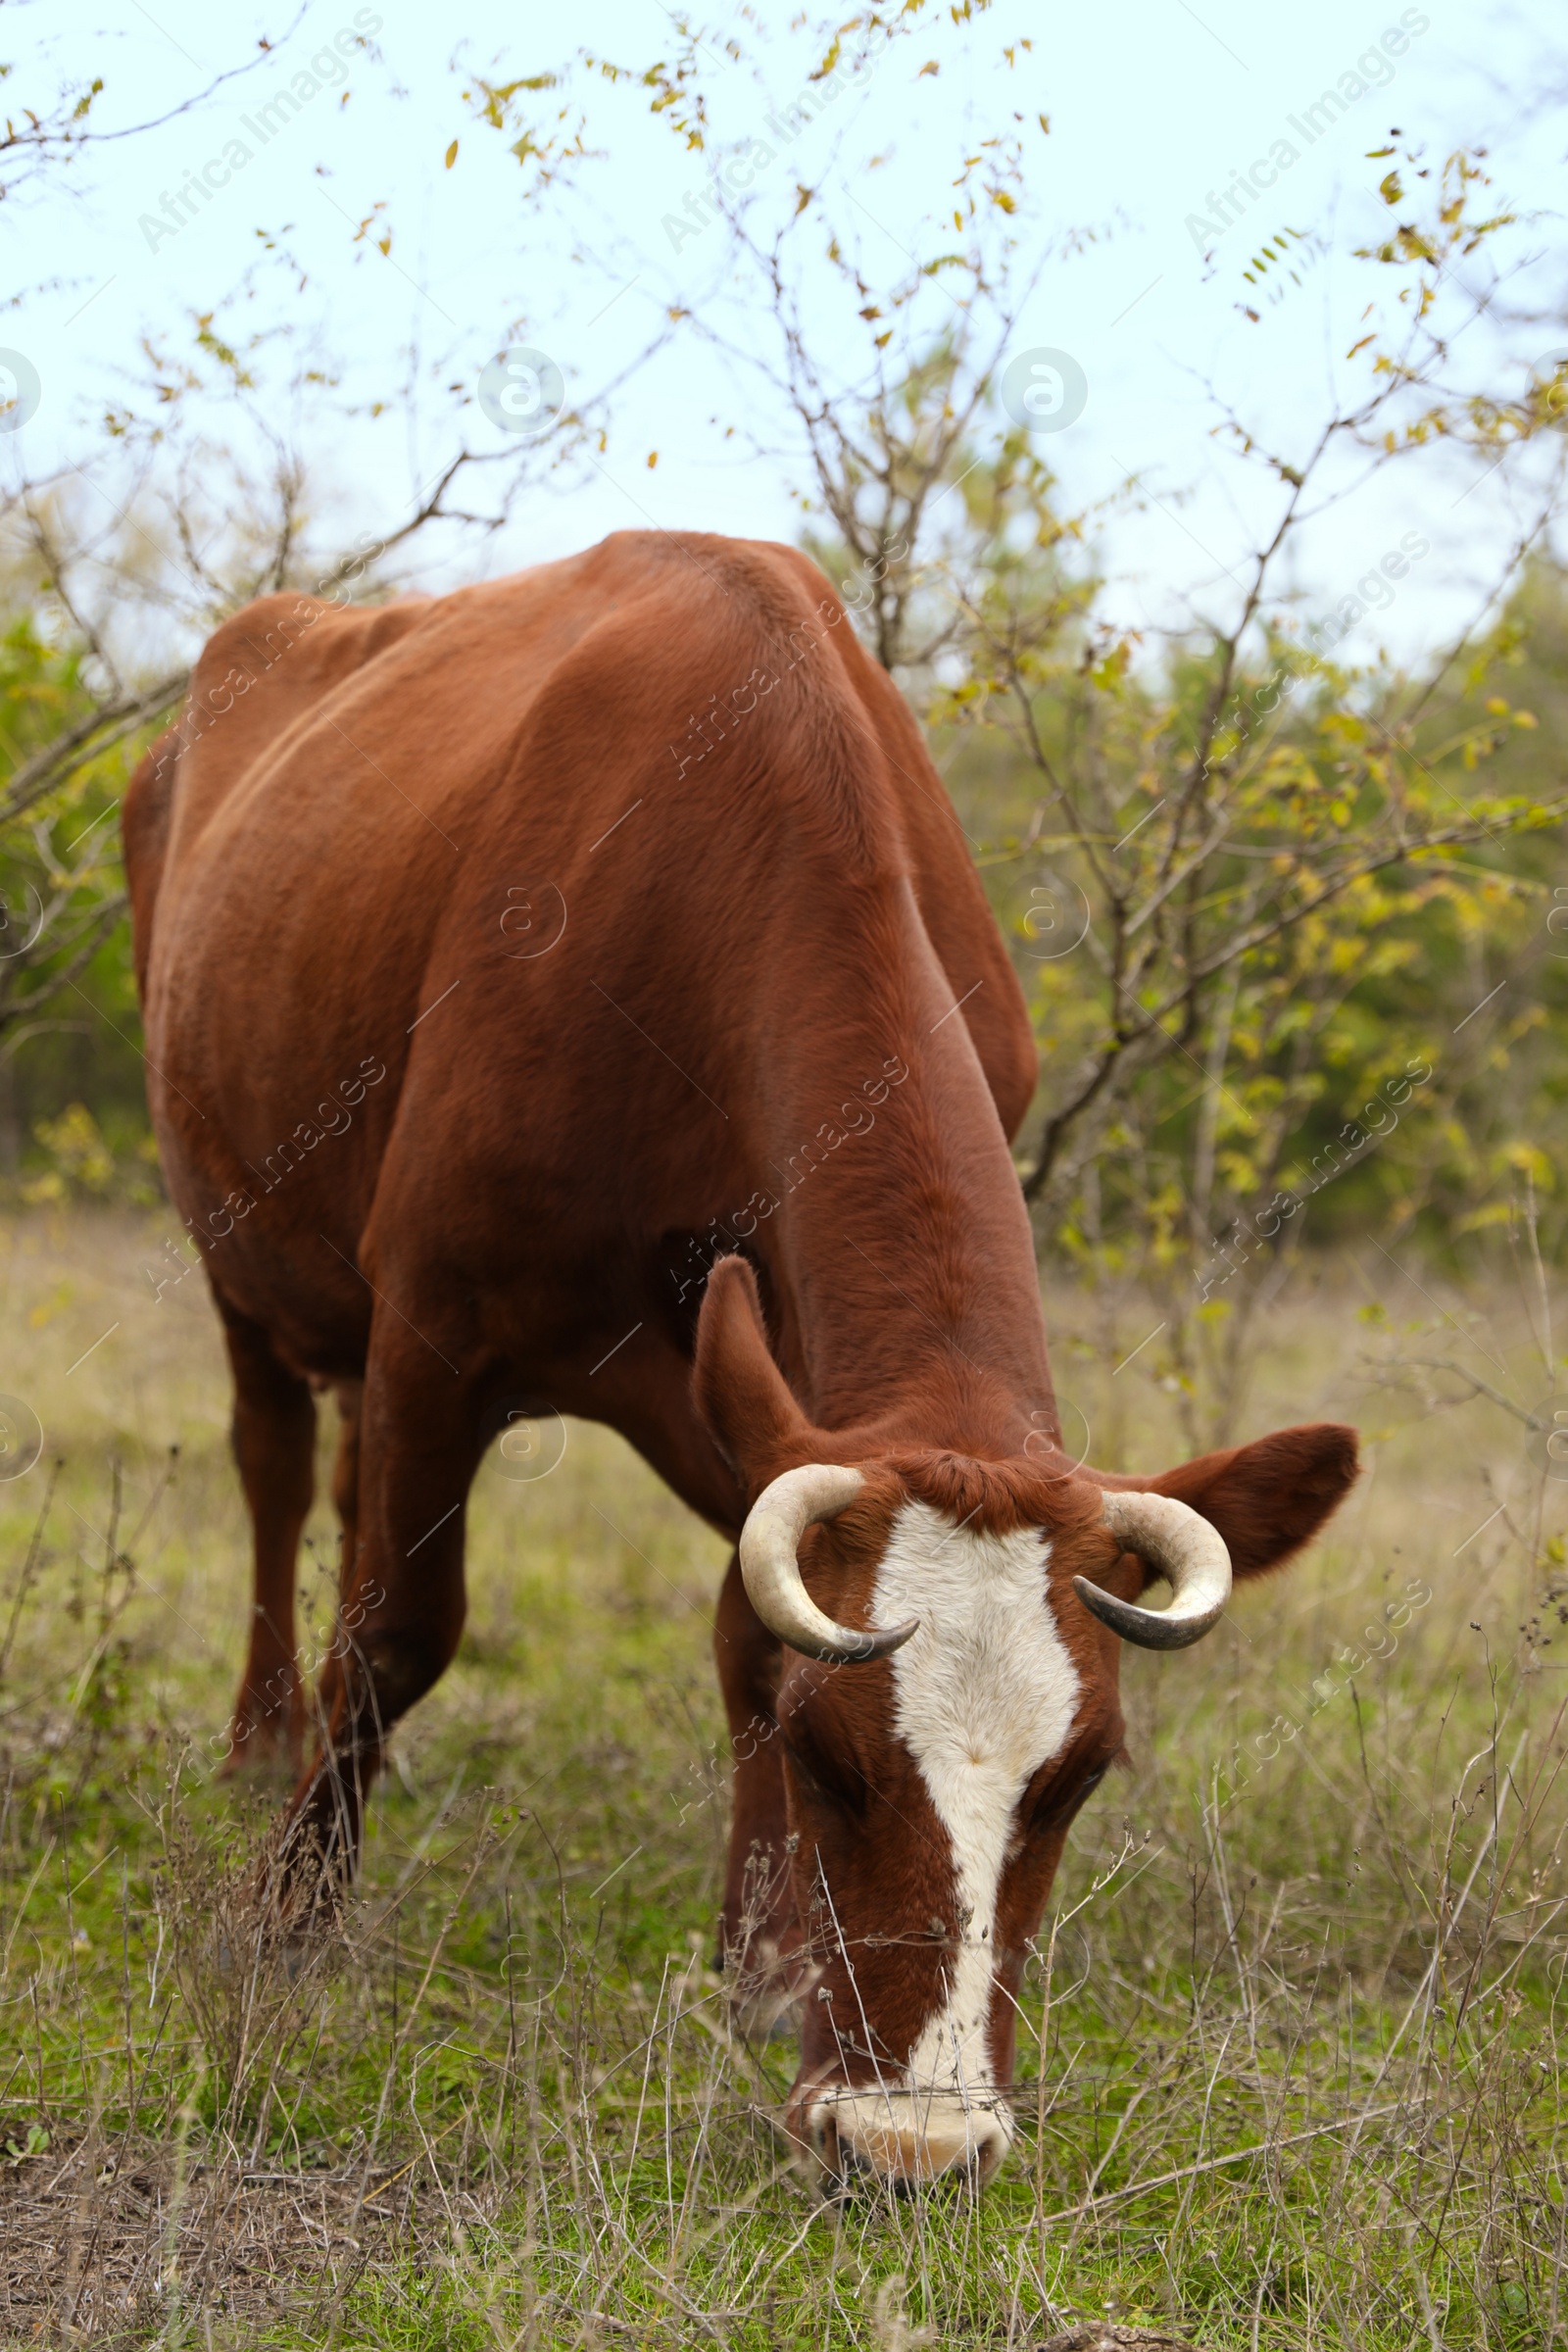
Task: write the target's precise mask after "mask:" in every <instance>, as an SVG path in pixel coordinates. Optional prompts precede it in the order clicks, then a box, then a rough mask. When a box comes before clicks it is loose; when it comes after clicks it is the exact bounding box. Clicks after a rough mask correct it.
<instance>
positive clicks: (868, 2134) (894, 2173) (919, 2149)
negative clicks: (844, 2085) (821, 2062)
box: [801, 2084, 1012, 2190]
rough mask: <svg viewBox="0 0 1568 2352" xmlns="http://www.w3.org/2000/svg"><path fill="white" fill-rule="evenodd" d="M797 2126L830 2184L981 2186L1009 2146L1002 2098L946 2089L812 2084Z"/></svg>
mask: <svg viewBox="0 0 1568 2352" xmlns="http://www.w3.org/2000/svg"><path fill="white" fill-rule="evenodd" d="M801 2124H802V2131H801V2136H802V2137H803V2138H804V2141H805V2143H806V2148H807V2150H808V2152H809V2158H810V2161H811V2163H812V2166H813V2168H814V2170H815V2171H816V2173H817V2176H818V2178H819V2179H820V2180H821V2181H822V2184H823V2186H824V2187H826V2188H828V2189H829V2190H832V2189H850V2188H854V2187H856V2186H858V2185H864V2186H871V2185H880V2186H882V2187H887V2188H892V2189H895V2190H908V2189H913V2188H920V2187H923V2186H924V2185H925V2184H926V2183H928V2182H930V2181H933V2180H958V2181H965V2182H967V2184H968V2185H969V2186H970V2187H972V2188H983V2187H984V2186H985V2184H986V2182H987V2181H988V2180H991V2179H992V2178H993V2177H994V2175H995V2174H996V2173H997V2171H998V2170H999V2169H1000V2167H1001V2164H1002V2160H1003V2158H1004V2157H1005V2155H1006V2153H1007V2150H1008V2148H1009V2147H1010V2146H1011V2144H1012V2116H1011V2114H1010V2112H1009V2111H1008V2109H1007V2108H1006V2106H1005V2104H1004V2103H1003V2102H1002V2101H1001V2100H999V2099H995V2098H989V2099H978V2098H974V2097H965V2096H964V2095H963V2094H962V2093H960V2092H957V2091H951V2090H903V2089H893V2088H891V2087H888V2088H880V2087H878V2086H877V2085H875V2084H868V2085H864V2086H862V2087H860V2088H858V2089H853V2090H852V2089H819V2090H815V2091H813V2092H812V2093H811V2094H810V2095H809V2098H808V2099H807V2101H806V2103H805V2107H804V2110H803V2112H802V2117H801Z"/></svg>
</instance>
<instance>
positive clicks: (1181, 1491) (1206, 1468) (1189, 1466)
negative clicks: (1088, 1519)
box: [1103, 1421, 1360, 1577]
mask: <svg viewBox="0 0 1568 2352" xmlns="http://www.w3.org/2000/svg"><path fill="white" fill-rule="evenodd" d="M1359 1466H1360V1465H1359V1460H1358V1441H1357V1437H1356V1433H1355V1431H1354V1430H1353V1429H1347V1428H1345V1427H1344V1426H1343V1424H1341V1423H1339V1422H1337V1421H1313V1422H1309V1423H1308V1424H1307V1425H1306V1426H1305V1427H1304V1428H1300V1429H1277V1430H1276V1431H1275V1432H1274V1434H1273V1436H1272V1437H1269V1438H1258V1439H1256V1440H1255V1441H1254V1443H1253V1444H1252V1445H1250V1446H1231V1447H1229V1448H1228V1449H1227V1450H1226V1451H1225V1452H1223V1453H1204V1454H1200V1455H1199V1457H1198V1459H1197V1460H1196V1461H1192V1462H1183V1463H1182V1465H1181V1467H1180V1468H1179V1469H1177V1470H1167V1471H1166V1472H1165V1474H1164V1476H1163V1477H1162V1478H1152V1479H1131V1478H1127V1479H1122V1478H1117V1479H1106V1480H1105V1481H1104V1482H1103V1483H1104V1484H1105V1485H1106V1486H1107V1487H1111V1486H1113V1487H1143V1488H1145V1489H1147V1490H1148V1491H1149V1492H1151V1493H1152V1494H1155V1495H1174V1496H1175V1497H1176V1500H1177V1501H1178V1502H1185V1503H1188V1504H1190V1505H1191V1507H1192V1508H1193V1509H1194V1510H1195V1511H1199V1512H1201V1514H1202V1516H1203V1517H1204V1518H1205V1519H1207V1520H1208V1521H1209V1522H1210V1523H1211V1524H1212V1525H1213V1526H1215V1527H1217V1528H1218V1529H1219V1532H1220V1534H1221V1535H1222V1536H1223V1537H1224V1539H1225V1544H1226V1547H1227V1549H1228V1550H1229V1552H1230V1555H1231V1567H1232V1569H1233V1570H1234V1572H1235V1574H1236V1575H1237V1576H1238V1577H1243V1576H1260V1575H1261V1574H1262V1573H1263V1572H1264V1570H1265V1569H1269V1568H1279V1567H1281V1566H1283V1564H1284V1563H1285V1561H1287V1560H1288V1559H1290V1558H1291V1557H1292V1555H1293V1554H1294V1553H1296V1552H1298V1551H1299V1550H1300V1548H1301V1546H1302V1544H1309V1543H1310V1542H1311V1540H1312V1538H1313V1537H1314V1536H1315V1535H1316V1534H1317V1531H1318V1529H1319V1528H1320V1527H1321V1526H1322V1525H1323V1524H1324V1522H1325V1520H1327V1519H1328V1518H1329V1517H1330V1515H1331V1514H1332V1513H1333V1512H1334V1511H1335V1510H1336V1509H1337V1508H1338V1507H1339V1505H1340V1504H1341V1503H1342V1502H1343V1501H1344V1500H1345V1497H1346V1495H1348V1493H1349V1491H1350V1489H1351V1487H1352V1486H1353V1485H1354V1484H1355V1479H1356V1473H1357V1470H1358V1469H1359Z"/></svg>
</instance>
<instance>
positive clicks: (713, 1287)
mask: <svg viewBox="0 0 1568 2352" xmlns="http://www.w3.org/2000/svg"><path fill="white" fill-rule="evenodd" d="M692 1385H693V1389H694V1392H695V1395H696V1398H697V1409H698V1411H699V1412H700V1413H701V1414H702V1416H703V1419H704V1421H705V1422H706V1423H707V1425H708V1429H709V1432H710V1435H711V1437H712V1440H713V1442H714V1444H715V1445H716V1446H718V1448H719V1450H720V1452H721V1453H722V1454H723V1455H724V1456H725V1458H726V1459H727V1461H728V1462H729V1464H730V1467H731V1468H732V1469H733V1470H734V1472H735V1474H736V1476H737V1478H738V1479H739V1480H740V1482H741V1484H742V1486H743V1487H745V1488H747V1489H748V1490H749V1491H750V1492H754V1493H755V1492H756V1490H757V1489H758V1488H760V1487H761V1486H763V1485H764V1484H765V1483H766V1481H767V1480H768V1479H769V1478H770V1477H771V1476H772V1475H773V1474H774V1472H775V1470H776V1469H778V1468H779V1467H781V1466H783V1464H784V1463H785V1461H786V1460H792V1461H800V1460H806V1459H809V1457H810V1453H811V1442H810V1441H811V1429H810V1424H809V1421H808V1420H807V1418H806V1415H805V1414H804V1413H803V1412H802V1411H801V1408H800V1406H799V1405H798V1404H797V1403H796V1401H795V1397H794V1395H793V1393H792V1392H791V1389H790V1386H789V1383H788V1381H786V1379H785V1378H784V1375H783V1373H782V1372H781V1371H780V1370H779V1368H778V1366H777V1364H775V1363H774V1361H773V1358H772V1356H771V1354H770V1353H769V1351H768V1345H767V1336H766V1333H765V1332H764V1330H763V1327H762V1303H761V1300H760V1299H759V1297H758V1295H757V1277H756V1275H755V1274H754V1273H753V1272H752V1269H751V1267H750V1266H749V1265H748V1264H747V1263H746V1260H745V1259H744V1258H743V1257H724V1258H720V1260H719V1262H718V1264H717V1265H716V1266H715V1267H714V1268H713V1270H712V1272H711V1274H710V1276H709V1278H708V1289H707V1291H706V1293H705V1295H704V1298H703V1311H702V1313H701V1314H700V1315H699V1316H698V1318H697V1362H696V1365H695V1368H694V1370H693V1374H692Z"/></svg>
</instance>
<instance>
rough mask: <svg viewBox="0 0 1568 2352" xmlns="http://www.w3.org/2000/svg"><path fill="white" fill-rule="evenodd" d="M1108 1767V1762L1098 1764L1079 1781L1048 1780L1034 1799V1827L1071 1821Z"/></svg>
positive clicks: (1100, 1780)
mask: <svg viewBox="0 0 1568 2352" xmlns="http://www.w3.org/2000/svg"><path fill="white" fill-rule="evenodd" d="M1109 1769H1110V1767H1109V1765H1108V1764H1099V1765H1097V1766H1096V1767H1095V1770H1094V1771H1093V1772H1091V1773H1090V1774H1088V1775H1087V1777H1086V1778H1085V1779H1083V1780H1081V1781H1076V1782H1064V1781H1060V1780H1051V1781H1048V1782H1047V1783H1046V1785H1045V1787H1044V1788H1043V1789H1041V1791H1040V1794H1039V1796H1038V1797H1037V1798H1036V1799H1035V1807H1034V1826H1035V1828H1036V1829H1037V1830H1046V1829H1052V1828H1055V1827H1057V1826H1058V1825H1061V1824H1064V1823H1066V1822H1069V1821H1071V1819H1072V1817H1073V1815H1074V1814H1075V1813H1076V1812H1077V1810H1078V1808H1079V1806H1080V1805H1081V1804H1082V1803H1083V1802H1084V1800H1085V1798H1086V1797H1087V1796H1089V1794H1090V1793H1091V1791H1092V1790H1094V1789H1098V1788H1099V1787H1100V1784H1101V1782H1102V1781H1103V1779H1104V1777H1105V1775H1106V1773H1107V1772H1108V1771H1109Z"/></svg>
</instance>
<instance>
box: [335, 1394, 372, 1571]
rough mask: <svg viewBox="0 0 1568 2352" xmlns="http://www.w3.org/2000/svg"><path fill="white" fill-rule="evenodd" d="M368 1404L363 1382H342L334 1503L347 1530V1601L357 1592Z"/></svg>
mask: <svg viewBox="0 0 1568 2352" xmlns="http://www.w3.org/2000/svg"><path fill="white" fill-rule="evenodd" d="M364 1403H365V1383H364V1381H363V1380H341V1381H339V1382H338V1386H337V1409H338V1431H337V1459H336V1460H335V1461H334V1462H333V1464H332V1501H333V1504H334V1506H335V1508H336V1510H337V1515H338V1523H339V1525H340V1526H341V1528H342V1530H343V1557H342V1560H341V1562H340V1564H339V1568H338V1592H339V1593H340V1595H341V1596H342V1598H344V1599H347V1597H348V1595H349V1593H350V1592H351V1591H352V1590H353V1585H354V1576H355V1570H356V1568H357V1566H358V1563H359V1557H360V1413H361V1409H362V1407H363V1406H364Z"/></svg>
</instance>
